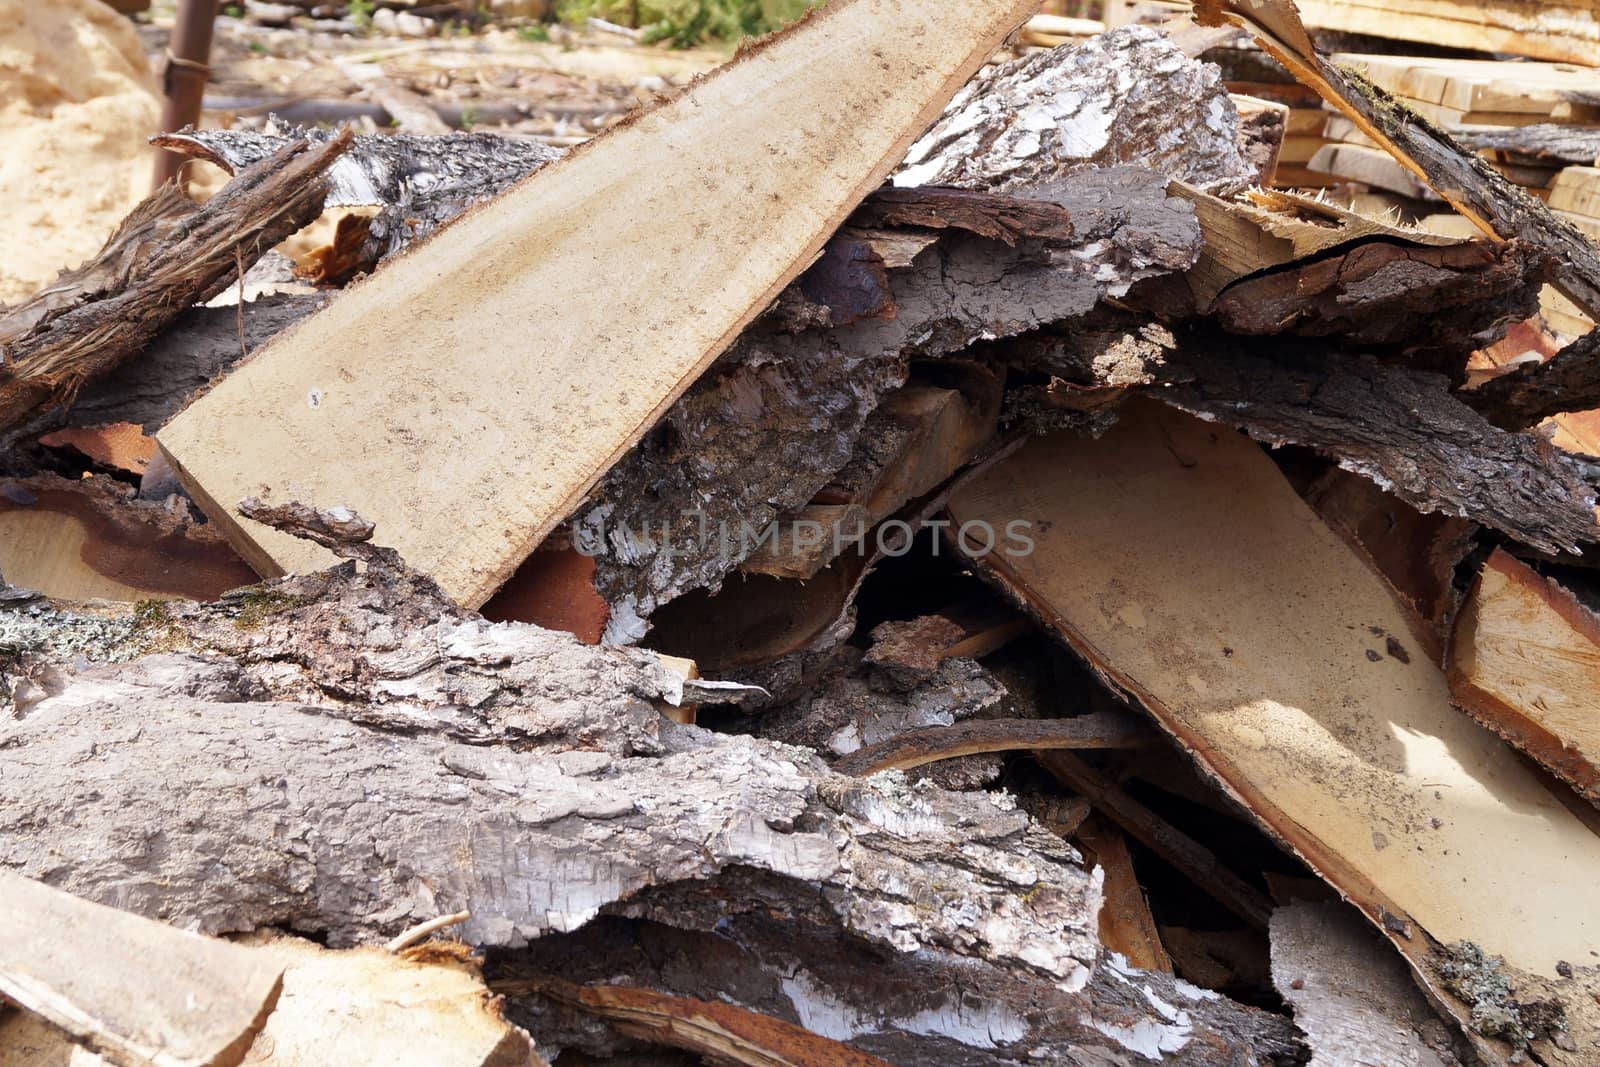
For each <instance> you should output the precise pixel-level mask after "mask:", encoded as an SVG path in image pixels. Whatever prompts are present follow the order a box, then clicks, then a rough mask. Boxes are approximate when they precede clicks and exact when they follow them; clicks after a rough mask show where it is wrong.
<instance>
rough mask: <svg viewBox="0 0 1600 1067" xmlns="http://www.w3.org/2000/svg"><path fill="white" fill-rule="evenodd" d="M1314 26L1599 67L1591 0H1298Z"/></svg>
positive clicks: (1598, 22) (1599, 7) (1596, 6)
mask: <svg viewBox="0 0 1600 1067" xmlns="http://www.w3.org/2000/svg"><path fill="white" fill-rule="evenodd" d="M1300 9H1301V11H1302V13H1303V14H1304V16H1305V22H1306V25H1307V26H1308V27H1310V28H1312V29H1320V30H1336V31H1339V32H1341V33H1355V34H1364V35H1367V36H1372V37H1387V38H1391V39H1393V40H1399V41H1417V42H1420V43H1423V44H1428V45H1433V46H1443V47H1446V48H1469V49H1476V50H1480V51H1484V52H1506V53H1510V54H1511V55H1518V56H1529V57H1532V58H1535V59H1548V60H1553V61H1555V62H1560V63H1580V64H1585V65H1588V66H1597V65H1600V3H1597V2H1596V0H1556V2H1546V0H1303V2H1302V3H1301V4H1300Z"/></svg>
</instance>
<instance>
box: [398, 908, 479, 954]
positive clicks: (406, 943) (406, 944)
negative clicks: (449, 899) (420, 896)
mask: <svg viewBox="0 0 1600 1067" xmlns="http://www.w3.org/2000/svg"><path fill="white" fill-rule="evenodd" d="M470 918H472V913H471V912H470V911H458V912H456V913H455V914H454V915H441V916H439V917H438V918H437V919H429V920H428V921H427V922H425V923H418V924H417V925H415V926H413V927H412V928H411V929H409V930H407V931H406V932H405V933H403V934H401V935H400V936H399V937H397V938H395V939H394V940H392V941H390V942H389V943H388V944H386V945H384V946H383V949H384V951H385V952H394V953H399V952H403V951H405V950H406V949H408V948H410V947H411V946H412V945H415V944H416V943H417V942H419V941H424V940H426V939H427V938H428V937H429V936H430V935H432V934H436V933H438V932H439V931H440V930H444V929H447V928H449V927H451V926H460V925H461V924H462V923H464V922H466V921H467V920H468V919H470Z"/></svg>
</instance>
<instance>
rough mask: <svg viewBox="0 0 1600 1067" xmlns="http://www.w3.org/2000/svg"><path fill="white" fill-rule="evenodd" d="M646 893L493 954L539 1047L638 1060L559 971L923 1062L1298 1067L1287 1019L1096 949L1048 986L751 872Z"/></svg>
mask: <svg viewBox="0 0 1600 1067" xmlns="http://www.w3.org/2000/svg"><path fill="white" fill-rule="evenodd" d="M719 888H720V889H721V890H722V892H723V899H721V900H718V899H716V898H714V897H713V896H712V895H711V894H709V893H708V892H706V891H705V888H704V887H699V886H695V885H671V886H662V887H658V888H655V889H651V890H648V891H646V892H645V893H643V894H641V895H640V896H639V897H638V898H636V899H635V900H633V901H630V902H629V903H627V904H625V905H621V906H619V907H616V908H614V909H611V911H612V912H613V914H611V915H608V916H607V917H606V918H603V919H601V920H599V921H597V922H595V923H593V924H591V925H590V926H589V927H587V928H585V929H584V930H582V931H580V932H579V933H577V934H574V935H558V936H555V937H552V938H549V939H547V940H544V941H540V942H535V943H534V944H532V945H530V946H529V947H528V948H527V949H526V950H525V951H522V952H495V953H491V956H490V959H489V962H488V968H487V970H488V974H489V983H490V986H491V988H493V989H495V990H497V991H502V992H504V993H506V994H507V995H508V996H509V997H510V998H511V999H510V1003H509V1012H508V1014H509V1015H510V1017H511V1018H512V1019H513V1020H514V1021H515V1022H517V1023H518V1024H519V1025H522V1026H525V1027H527V1028H528V1029H529V1031H530V1032H532V1033H533V1034H534V1035H535V1036H536V1038H537V1039H538V1040H539V1042H540V1045H541V1047H545V1048H552V1049H554V1048H563V1049H567V1048H570V1049H577V1050H581V1051H585V1052H589V1053H591V1054H596V1055H611V1054H616V1055H631V1054H633V1053H634V1051H635V1050H637V1049H638V1048H639V1046H638V1045H637V1044H636V1043H635V1042H632V1041H631V1040H629V1039H628V1038H627V1037H625V1036H623V1035H621V1034H619V1033H617V1032H616V1030H615V1029H614V1028H612V1027H611V1026H610V1025H608V1024H607V1023H605V1022H603V1021H600V1020H597V1019H594V1018H593V1017H590V1016H586V1015H583V1014H581V1013H578V1012H574V1011H573V1010H571V1009H570V1008H567V1007H565V1006H563V1005H561V1004H558V1003H555V1002H554V1001H552V1000H549V999H546V998H544V997H541V996H539V995H538V994H537V993H535V992H532V991H529V992H523V991H524V990H527V989H528V988H529V986H530V985H531V983H528V982H526V981H525V980H524V978H523V976H525V975H534V974H540V973H549V972H551V971H553V970H554V971H557V972H558V973H563V974H566V975H568V976H570V977H571V978H572V979H573V980H576V981H585V980H599V981H612V980H615V978H616V976H618V975H621V976H625V980H626V982H627V983H628V984H629V985H635V986H639V987H643V988H648V989H653V990H658V991H662V992H667V993H673V994H677V995H686V996H694V995H696V991H697V990H699V991H702V992H703V991H704V990H705V989H706V988H707V986H708V985H714V986H715V987H716V988H718V989H719V990H720V991H721V994H722V996H723V998H724V999H725V1000H727V1001H729V1002H731V1003H734V1004H737V1005H739V1006H741V1007H745V1008H749V1009H751V1010H756V1011H761V1012H763V1013H765V1014H768V1015H771V1016H774V1017H776V1018H780V1019H784V1020H786V1021H789V1022H793V1023H797V1024H799V1025H801V1026H804V1027H806V1028H807V1029H810V1030H813V1031H814V1032H817V1033H820V1034H822V1035H824V1036H826V1037H831V1038H833V1039H835V1040H841V1041H847V1042H848V1043H849V1044H851V1045H852V1046H854V1047H856V1048H858V1049H860V1050H862V1051H864V1052H867V1053H869V1054H872V1055H875V1056H879V1057H882V1058H883V1059H885V1060H888V1061H889V1062H890V1063H894V1064H908V1065H909V1064H917V1065H918V1067H957V1065H961V1067H1018V1065H1021V1064H1050V1065H1061V1067H1069V1065H1070V1067H1088V1065H1094V1067H1135V1065H1148V1064H1149V1063H1151V1062H1161V1063H1166V1064H1172V1065H1183V1064H1188V1065H1202V1064H1204V1065H1222V1064H1228V1065H1233V1064H1275V1063H1291V1062H1295V1059H1296V1057H1297V1055H1299V1054H1300V1046H1299V1042H1298V1040H1297V1035H1296V1034H1295V1032H1294V1030H1293V1028H1292V1027H1291V1026H1289V1025H1288V1022H1287V1020H1284V1019H1282V1018H1280V1017H1276V1016H1271V1015H1268V1014H1266V1013H1264V1012H1260V1011H1256V1010H1253V1009H1249V1008H1244V1007H1242V1006H1240V1005H1238V1004H1235V1003H1233V1002H1231V1001H1229V1000H1227V999H1225V998H1223V997H1220V996H1218V995H1217V994H1215V993H1211V992H1208V991H1205V990H1201V989H1198V988H1196V987H1195V986H1192V985H1189V984H1188V983H1186V982H1183V981H1182V980H1178V979H1174V978H1173V977H1172V976H1171V975H1157V974H1152V973H1149V972H1143V971H1134V970H1131V969H1129V968H1128V967H1126V966H1125V965H1124V964H1123V963H1122V962H1121V961H1120V960H1118V959H1116V958H1108V957H1106V956H1102V958H1101V961H1100V965H1099V966H1098V967H1097V968H1096V969H1095V972H1094V975H1093V977H1092V978H1090V979H1089V980H1088V982H1087V984H1086V985H1083V986H1076V985H1073V984H1069V983H1040V982H1037V981H1035V980H1033V979H1032V978H1031V977H1029V976H1027V975H1024V974H1020V973H1018V972H1017V971H1016V970H1014V969H1007V968H1004V967H1000V966H996V965H993V964H990V963H988V962H985V961H981V960H973V959H969V958H961V957H958V956H955V955H954V954H952V953H949V952H946V951H941V950H937V949H934V950H927V951H921V952H917V953H911V954H888V953H885V952H884V951H883V950H882V949H881V948H879V947H878V946H874V945H871V944H869V943H867V942H865V941H863V940H862V939H861V938H859V937H857V936H855V935H853V934H851V933H849V932H848V931H844V930H841V929H839V928H838V926H837V925H836V924H835V923H833V922H832V919H831V916H830V914H829V910H828V904H827V900H826V898H825V897H823V896H814V897H799V896H797V895H795V894H793V893H791V892H789V891H788V890H787V887H786V886H784V885H783V884H781V883H780V882H779V881H777V880H776V879H774V878H772V876H770V875H765V874H762V873H759V872H755V871H750V870H740V871H737V872H733V873H732V874H731V875H729V876H728V877H726V878H724V879H723V880H722V883H721V885H720V886H719Z"/></svg>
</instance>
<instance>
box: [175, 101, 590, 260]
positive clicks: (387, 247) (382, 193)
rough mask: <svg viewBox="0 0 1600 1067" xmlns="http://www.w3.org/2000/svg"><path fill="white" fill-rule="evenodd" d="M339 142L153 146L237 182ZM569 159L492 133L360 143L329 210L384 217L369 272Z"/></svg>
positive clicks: (178, 141)
mask: <svg viewBox="0 0 1600 1067" xmlns="http://www.w3.org/2000/svg"><path fill="white" fill-rule="evenodd" d="M332 136H333V134H332V133H330V132H329V131H327V130H319V129H316V128H313V127H306V126H294V127H289V128H287V129H280V130H275V131H272V132H265V131H262V132H258V131H255V130H184V131H181V132H179V133H163V134H159V135H157V136H156V138H155V139H154V141H153V143H154V144H155V145H156V146H157V147H159V148H165V149H167V150H168V151H171V152H178V153H181V154H182V155H185V156H189V157H190V158H193V159H203V160H205V161H207V162H209V163H215V164H216V165H217V166H219V167H221V168H222V169H223V170H225V171H227V172H228V173H229V174H234V175H237V174H239V173H241V172H242V171H244V170H245V169H246V168H248V167H250V166H252V165H253V164H255V163H258V162H260V161H261V160H263V159H265V158H267V157H268V156H270V155H272V154H273V153H274V152H277V151H279V150H280V149H281V148H282V147H283V146H284V145H286V144H288V143H290V142H291V141H298V140H306V141H310V142H311V143H313V144H315V143H321V142H324V141H327V140H329V139H330V138H331V137H332ZM564 155H566V152H565V150H563V149H560V148H551V147H550V146H548V145H543V144H540V143H538V142H536V141H519V140H514V139H512V138H508V137H501V136H498V135H496V134H492V133H457V134H450V135H449V136H448V137H444V136H436V135H427V134H421V135H419V134H418V132H416V131H412V132H408V133H402V134H399V135H392V134H371V135H358V136H356V137H355V138H354V139H353V140H352V141H351V144H350V149H349V151H348V152H346V153H345V154H344V155H343V156H341V157H340V159H339V160H338V162H336V163H335V164H334V165H333V167H332V168H330V170H329V171H328V179H329V182H330V183H331V188H330V189H329V191H328V206H329V207H376V208H380V209H381V213H380V215H379V218H378V219H376V220H373V221H371V222H369V223H368V225H367V227H366V237H365V242H364V244H365V247H364V248H363V249H362V251H361V253H360V254H359V256H358V257H357V258H359V260H360V261H361V262H362V263H363V264H365V265H366V267H367V269H370V268H371V267H372V266H374V265H376V264H377V262H378V261H379V260H380V259H382V258H383V257H385V256H389V255H393V254H395V253H397V252H400V251H403V250H404V249H405V248H407V247H408V246H409V245H411V244H412V243H413V242H415V241H419V240H422V239H423V238H425V237H427V236H428V235H430V234H432V233H433V232H434V231H435V230H437V229H438V228H439V227H440V226H442V225H444V224H445V223H446V222H449V221H450V220H451V219H453V218H455V217H456V216H457V215H459V214H461V213H462V212H463V211H466V210H467V209H468V208H470V207H472V206H474V205H475V204H480V203H483V202H484V201H487V200H492V199H493V198H494V197H496V196H499V195H500V194H501V193H503V192H505V191H506V190H507V189H509V188H511V186H513V185H515V184H516V183H517V182H519V181H521V180H522V179H523V178H526V177H527V176H528V175H530V174H532V173H533V172H534V171H536V170H538V169H539V168H541V167H543V166H545V165H546V164H549V163H554V162H555V161H556V160H558V159H560V158H561V157H562V156H564Z"/></svg>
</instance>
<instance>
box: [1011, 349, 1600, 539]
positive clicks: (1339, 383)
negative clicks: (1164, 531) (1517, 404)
mask: <svg viewBox="0 0 1600 1067" xmlns="http://www.w3.org/2000/svg"><path fill="white" fill-rule="evenodd" d="M1011 355H1012V358H1013V359H1014V360H1015V361H1016V362H1018V363H1019V364H1022V365H1024V366H1030V367H1036V368H1039V369H1044V370H1048V371H1049V372H1050V373H1052V374H1056V375H1059V376H1060V378H1061V379H1063V384H1065V385H1066V392H1067V395H1068V397H1069V398H1070V396H1071V392H1072V391H1074V390H1077V391H1079V392H1081V393H1082V394H1083V395H1086V396H1087V395H1096V396H1098V394H1099V391H1100V390H1104V389H1105V388H1107V387H1111V388H1113V389H1115V390H1123V389H1137V390H1140V391H1147V392H1149V393H1150V394H1151V395H1152V396H1154V397H1155V398H1156V399H1158V400H1160V401H1162V402H1163V403H1166V404H1170V405H1172V406H1173V407H1176V408H1179V409H1180V410H1183V411H1187V412H1189V413H1190V414H1193V415H1198V416H1200V417H1201V418H1204V419H1207V420H1210V421H1214V422H1220V423H1222V424H1224V425H1227V426H1233V427H1237V428H1239V429H1242V430H1244V431H1246V432H1247V433H1249V434H1250V436H1251V437H1254V438H1255V439H1256V440H1258V441H1262V442H1265V443H1268V444H1272V445H1280V444H1294V445H1302V446H1304V447H1307V448H1311V449H1314V450H1315V451H1317V452H1320V453H1322V454H1323V455H1326V456H1328V457H1330V458H1332V459H1334V460H1336V461H1337V462H1338V463H1339V465H1340V466H1341V467H1343V468H1344V469H1345V470H1348V471H1351V472H1353V473H1355V474H1359V475H1361V476H1362V477H1365V478H1367V479H1369V480H1371V481H1373V482H1375V483H1376V484H1378V485H1379V486H1380V487H1382V488H1383V489H1384V490H1385V491H1387V492H1390V493H1393V494H1394V495H1395V496H1397V497H1399V498H1400V499H1401V500H1404V501H1405V502H1407V503H1408V504H1410V505H1412V506H1413V507H1415V508H1416V509H1417V510H1418V511H1421V512H1423V513H1433V512H1438V513H1441V514H1445V515H1451V516H1455V517H1458V518H1466V519H1471V520H1472V521H1474V522H1477V523H1480V524H1481V525H1484V526H1487V527H1490V528H1492V529H1495V530H1498V531H1500V532H1501V533H1503V534H1505V535H1506V536H1508V537H1510V538H1512V539H1513V540H1516V541H1520V542H1522V543H1523V544H1526V545H1529V546H1531V547H1533V548H1536V549H1539V550H1540V551H1543V552H1550V553H1557V552H1574V553H1579V554H1581V553H1583V552H1585V551H1588V550H1589V546H1592V545H1594V544H1595V543H1596V542H1597V541H1600V525H1597V524H1596V521H1595V512H1594V507H1595V498H1596V485H1597V484H1600V471H1597V469H1596V467H1595V466H1594V465H1593V464H1592V463H1589V462H1587V461H1585V460H1584V459H1582V458H1580V457H1578V456H1574V455H1571V454H1570V453H1566V452H1563V451H1561V450H1560V449H1558V448H1556V447H1555V446H1554V445H1552V444H1550V443H1549V442H1547V441H1545V440H1543V439H1542V438H1540V437H1538V436H1536V435H1534V434H1531V433H1509V432H1507V431H1505V430H1502V429H1500V428H1499V427H1497V426H1495V425H1494V424H1493V423H1491V422H1489V421H1488V420H1487V419H1485V418H1484V417H1483V416H1482V415H1480V414H1479V413H1478V412H1477V411H1474V410H1473V409H1472V408H1470V407H1468V406H1467V405H1466V404H1464V403H1462V402H1461V400H1460V399H1458V398H1457V397H1456V395H1454V394H1452V393H1450V392H1449V389H1448V387H1449V381H1448V379H1446V378H1444V377H1443V376H1442V375H1438V374H1433V373H1431V372H1426V371H1419V370H1413V369H1411V368H1407V367H1401V366H1392V365H1388V364H1384V363H1380V362H1379V361H1378V360H1376V359H1373V358H1372V357H1371V356H1367V355H1361V354H1357V353H1353V352H1344V351H1340V350H1338V349H1334V348H1325V347H1320V346H1317V345H1315V344H1314V343H1311V342H1307V343H1305V344H1303V345H1302V346H1300V347H1298V348H1296V349H1295V350H1294V351H1283V350H1282V349H1280V348H1277V347H1270V348H1269V347H1265V343H1256V342H1250V341H1247V340H1244V339H1240V338H1229V337H1227V336H1225V335H1221V334H1218V333H1216V332H1214V331H1211V330H1207V329H1205V328H1198V327H1197V328H1193V329H1188V330H1184V331H1181V332H1176V333H1175V332H1172V331H1168V330H1167V329H1165V328H1164V327H1159V326H1153V325H1132V326H1124V327H1117V326H1112V327H1109V328H1104V329H1102V328H1099V327H1095V328H1088V329H1084V330H1081V331H1078V332H1077V333H1076V334H1067V335H1063V336H1057V337H1052V338H1030V339H1028V341H1026V342H1024V343H1022V344H1019V345H1016V346H1013V348H1012V349H1011ZM1067 383H1070V384H1067ZM1068 402H1069V403H1070V402H1071V400H1070V399H1069V400H1068ZM1098 402H1100V403H1103V402H1104V401H1103V399H1101V400H1099V401H1098Z"/></svg>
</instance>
